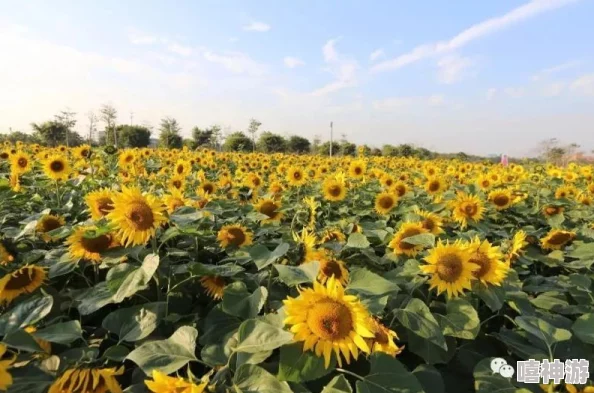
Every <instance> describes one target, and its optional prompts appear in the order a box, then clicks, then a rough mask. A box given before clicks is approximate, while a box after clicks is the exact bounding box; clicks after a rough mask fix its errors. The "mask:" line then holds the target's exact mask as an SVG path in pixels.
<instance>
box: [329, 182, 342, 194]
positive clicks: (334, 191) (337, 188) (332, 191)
mask: <svg viewBox="0 0 594 393" xmlns="http://www.w3.org/2000/svg"><path fill="white" fill-rule="evenodd" d="M341 191H342V187H340V186H339V185H338V184H334V185H332V186H330V188H328V193H330V195H332V196H333V197H337V196H339V195H340V192H341Z"/></svg>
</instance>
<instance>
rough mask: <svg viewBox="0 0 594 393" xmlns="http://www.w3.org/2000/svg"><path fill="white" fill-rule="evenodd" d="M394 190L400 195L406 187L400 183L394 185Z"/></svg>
mask: <svg viewBox="0 0 594 393" xmlns="http://www.w3.org/2000/svg"><path fill="white" fill-rule="evenodd" d="M396 192H397V193H398V196H399V197H401V196H403V195H404V193H405V192H406V188H405V187H404V186H403V185H402V184H400V185H398V186H396Z"/></svg>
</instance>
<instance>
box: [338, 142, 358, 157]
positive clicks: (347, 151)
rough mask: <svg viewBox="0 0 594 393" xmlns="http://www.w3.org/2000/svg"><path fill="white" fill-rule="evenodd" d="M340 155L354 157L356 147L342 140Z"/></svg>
mask: <svg viewBox="0 0 594 393" xmlns="http://www.w3.org/2000/svg"><path fill="white" fill-rule="evenodd" d="M340 154H341V155H343V156H354V155H356V154H357V145H355V144H354V143H351V142H348V141H346V140H343V141H342V142H341V143H340Z"/></svg>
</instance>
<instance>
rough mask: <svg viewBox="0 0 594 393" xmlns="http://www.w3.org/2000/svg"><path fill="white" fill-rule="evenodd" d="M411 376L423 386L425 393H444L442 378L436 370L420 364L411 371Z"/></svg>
mask: <svg viewBox="0 0 594 393" xmlns="http://www.w3.org/2000/svg"><path fill="white" fill-rule="evenodd" d="M413 374H414V375H415V377H416V378H417V380H418V381H419V383H420V384H421V386H423V390H424V391H425V392H430V393H445V386H444V383H443V378H442V377H441V374H440V373H439V371H437V369H436V368H435V367H433V366H430V365H428V364H421V365H419V366H418V367H417V368H415V369H414V370H413Z"/></svg>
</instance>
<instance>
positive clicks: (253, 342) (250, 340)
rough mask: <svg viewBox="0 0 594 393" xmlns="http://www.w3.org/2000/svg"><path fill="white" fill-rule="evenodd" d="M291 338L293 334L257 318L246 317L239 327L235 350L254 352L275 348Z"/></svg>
mask: <svg viewBox="0 0 594 393" xmlns="http://www.w3.org/2000/svg"><path fill="white" fill-rule="evenodd" d="M292 340H293V334H292V333H290V332H287V331H285V330H284V329H282V328H279V327H277V326H273V325H271V324H269V323H267V322H264V321H262V320H259V319H248V320H247V321H244V322H243V323H242V324H241V326H240V327H239V338H238V344H237V347H236V348H235V351H236V352H248V353H256V352H261V351H270V350H273V349H276V348H278V347H280V346H282V345H284V344H287V343H289V342H291V341H292Z"/></svg>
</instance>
